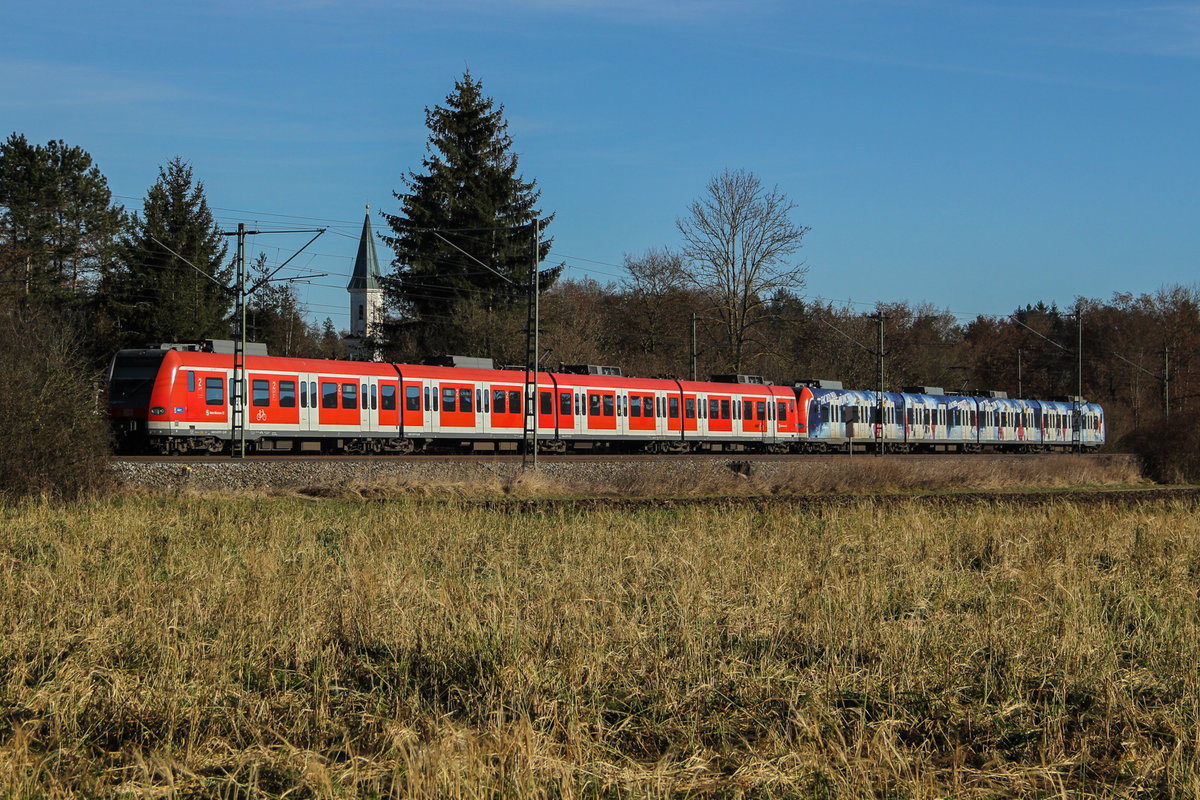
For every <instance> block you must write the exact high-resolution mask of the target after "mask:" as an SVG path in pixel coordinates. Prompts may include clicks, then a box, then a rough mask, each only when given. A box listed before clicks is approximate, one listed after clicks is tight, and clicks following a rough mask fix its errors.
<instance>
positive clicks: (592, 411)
mask: <svg viewBox="0 0 1200 800" xmlns="http://www.w3.org/2000/svg"><path fill="white" fill-rule="evenodd" d="M588 416H589V417H598V416H600V395H598V394H592V393H591V392H589V393H588Z"/></svg>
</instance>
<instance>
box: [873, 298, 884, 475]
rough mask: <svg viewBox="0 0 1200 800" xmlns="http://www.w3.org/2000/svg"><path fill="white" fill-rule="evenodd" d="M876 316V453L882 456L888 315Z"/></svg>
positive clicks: (880, 314)
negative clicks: (884, 326)
mask: <svg viewBox="0 0 1200 800" xmlns="http://www.w3.org/2000/svg"><path fill="white" fill-rule="evenodd" d="M875 318H876V319H878V320H879V342H878V344H877V346H876V349H875V352H876V354H877V355H878V356H879V391H878V392H877V393H876V399H877V401H878V408H877V409H876V411H875V423H876V424H875V455H877V456H881V455H883V451H884V444H883V425H884V416H883V411H884V407H883V321H884V320H885V319H887V317H885V316H884V315H883V313H882V312H880V313H879V314H876V315H875Z"/></svg>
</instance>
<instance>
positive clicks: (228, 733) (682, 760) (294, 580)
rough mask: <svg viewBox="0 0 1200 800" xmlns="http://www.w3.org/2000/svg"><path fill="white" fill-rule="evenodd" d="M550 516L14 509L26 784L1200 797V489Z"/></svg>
mask: <svg viewBox="0 0 1200 800" xmlns="http://www.w3.org/2000/svg"><path fill="white" fill-rule="evenodd" d="M551 508H552V510H549V511H544V512H541V513H536V512H535V513H526V514H505V513H497V512H494V511H486V510H482V509H481V508H479V507H477V506H476V505H474V504H471V503H468V502H465V501H462V500H456V499H453V498H449V499H447V498H432V499H430V498H408V499H404V498H399V499H390V500H383V501H369V500H362V499H357V498H333V499H319V500H316V499H310V498H305V497H298V496H267V495H263V496H250V495H247V496H241V497H234V496H230V497H225V498H221V499H214V498H206V497H200V496H191V495H187V494H183V495H181V496H177V497H166V496H140V497H134V496H127V497H124V498H116V499H110V500H105V501H95V502H91V503H82V504H77V505H73V506H66V507H55V506H50V505H45V504H27V505H22V506H19V507H9V508H0V517H2V522H0V796H2V797H13V798H34V797H38V798H40V797H56V796H74V797H102V796H139V797H223V798H233V797H284V796H286V797H289V798H296V797H418V798H482V797H495V798H505V797H555V798H558V797H562V798H575V797H579V798H593V797H594V798H601V797H614V798H618V797H619V798H624V797H664V798H666V797H670V798H682V797H728V798H735V797H763V798H766V797H797V798H808V797H812V798H833V797H863V798H866V797H894V798H901V797H904V798H927V797H928V798H932V797H950V796H954V797H981V798H982V797H997V796H1027V797H1060V796H1070V797H1091V796H1099V797H1141V796H1155V797H1196V796H1200V733H1198V732H1200V598H1198V596H1197V593H1198V590H1200V516H1198V515H1197V513H1196V510H1195V509H1194V508H1193V507H1192V506H1191V505H1190V504H1185V503H1181V502H1178V501H1154V502H1149V503H1145V504H1141V505H1118V504H1106V503H1103V502H1099V503H1096V502H1093V503H1091V504H1088V505H1084V504H1079V503H1075V502H1072V500H1071V499H1070V498H1069V496H1067V497H1064V498H1063V499H1062V500H1061V502H1060V501H1054V502H1052V503H1051V504H1049V505H1042V506H1039V507H1035V508H1023V507H1020V506H1018V505H1016V504H1009V503H1007V502H1005V501H997V502H994V503H982V504H979V503H976V504H970V505H958V504H955V503H953V502H949V501H939V502H931V501H928V500H921V499H912V500H905V501H901V502H898V503H897V502H889V503H887V504H883V503H879V502H876V501H874V500H872V499H871V498H861V499H859V500H855V501H853V502H850V503H849V504H845V503H843V504H839V505H831V506H829V507H826V508H819V509H816V510H813V509H809V510H798V509H795V508H791V507H786V506H780V507H779V508H778V509H774V508H772V507H770V506H769V505H768V506H765V507H764V506H763V505H762V504H758V505H756V506H754V507H750V506H747V505H744V504H739V503H737V502H736V501H730V503H729V505H728V506H726V507H708V506H705V507H695V508H686V507H685V508H675V509H655V508H646V509H643V510H628V509H625V510H620V509H609V510H605V509H598V510H590V511H584V510H571V509H570V508H569V507H563V506H553V507H551Z"/></svg>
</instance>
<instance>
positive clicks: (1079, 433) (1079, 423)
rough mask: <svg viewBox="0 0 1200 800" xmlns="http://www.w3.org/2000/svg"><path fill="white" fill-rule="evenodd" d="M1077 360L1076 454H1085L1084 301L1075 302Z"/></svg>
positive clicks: (1074, 431)
mask: <svg viewBox="0 0 1200 800" xmlns="http://www.w3.org/2000/svg"><path fill="white" fill-rule="evenodd" d="M1075 336H1076V338H1075V358H1076V365H1077V379H1076V384H1075V424H1074V426H1073V428H1074V430H1073V431H1072V433H1073V434H1074V436H1075V452H1077V453H1082V452H1083V420H1081V419H1080V418H1079V412H1080V408H1079V403H1080V402H1081V401H1082V400H1083V301H1082V300H1076V301H1075Z"/></svg>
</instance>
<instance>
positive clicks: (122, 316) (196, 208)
mask: <svg viewBox="0 0 1200 800" xmlns="http://www.w3.org/2000/svg"><path fill="white" fill-rule="evenodd" d="M228 247H229V245H228V242H226V241H225V238H224V237H223V236H222V235H221V231H220V229H219V228H218V227H217V225H216V221H215V220H214V218H213V214H212V211H210V210H209V208H208V200H207V199H206V198H205V196H204V184H203V183H199V182H195V183H193V180H192V168H191V166H189V165H188V164H187V163H186V162H184V161H183V160H182V159H180V158H178V157H176V158H175V159H173V160H172V161H171V163H169V164H168V165H167V166H166V167H160V168H159V173H158V182H157V183H155V184H154V185H153V186H151V187H150V189H149V191H148V192H147V193H146V199H145V201H144V202H143V204H142V213H141V215H138V214H134V215H133V221H132V223H131V225H130V229H129V232H128V233H127V234H126V235H125V236H123V237H122V238H121V241H120V244H119V253H118V259H117V264H116V268H115V269H114V270H113V272H112V273H111V274H110V275H109V276H107V278H106V280H105V282H104V284H103V285H102V290H103V293H104V295H105V297H104V300H105V304H106V311H107V312H108V314H109V315H110V317H111V319H112V321H113V323H114V325H115V327H116V328H117V330H118V331H119V335H120V338H121V339H122V340H123V343H124V344H126V345H141V344H147V343H154V342H176V341H198V340H201V339H208V338H223V337H228V336H229V315H230V307H231V303H232V300H233V293H232V292H231V291H229V290H228V289H227V288H226V287H228V286H229V284H230V281H231V279H232V273H233V267H232V266H231V265H229V264H226V263H225V254H226V251H227V250H228Z"/></svg>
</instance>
